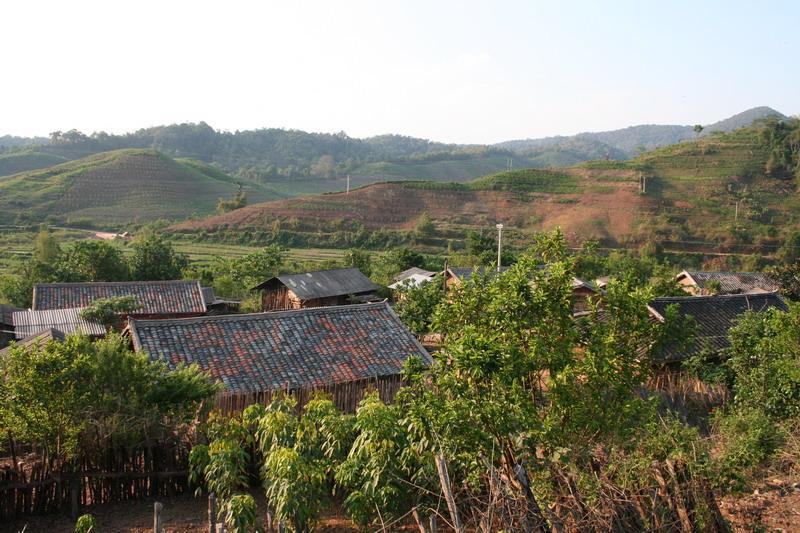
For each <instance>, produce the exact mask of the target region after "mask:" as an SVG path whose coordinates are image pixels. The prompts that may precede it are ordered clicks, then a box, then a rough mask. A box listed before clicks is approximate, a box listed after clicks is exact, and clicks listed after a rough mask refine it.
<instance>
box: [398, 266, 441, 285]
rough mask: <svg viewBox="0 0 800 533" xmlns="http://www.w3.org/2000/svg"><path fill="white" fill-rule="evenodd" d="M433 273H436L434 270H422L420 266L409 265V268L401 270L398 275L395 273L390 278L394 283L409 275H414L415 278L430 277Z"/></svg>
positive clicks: (409, 276)
mask: <svg viewBox="0 0 800 533" xmlns="http://www.w3.org/2000/svg"><path fill="white" fill-rule="evenodd" d="M435 275H436V272H431V271H430V270H424V269H422V268H417V267H411V268H409V269H407V270H403V271H402V272H400V273H399V274H398V275H396V276H395V277H394V278H392V279H393V281H394V282H395V283H396V282H399V281H403V280H405V279H408V278H411V277H415V276H416V277H417V278H419V277H426V278H432V277H433V276H435Z"/></svg>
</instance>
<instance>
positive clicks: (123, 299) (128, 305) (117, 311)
mask: <svg viewBox="0 0 800 533" xmlns="http://www.w3.org/2000/svg"><path fill="white" fill-rule="evenodd" d="M141 308H142V306H141V305H140V304H139V303H138V302H137V301H136V297H135V296H116V297H113V298H100V299H98V300H95V301H93V302H92V303H90V304H89V305H87V306H86V307H84V308H83V309H81V312H80V317H81V318H82V319H84V320H86V321H87V322H97V323H99V324H103V325H106V326H110V325H112V324H114V323H115V322H116V321H117V318H118V317H119V315H128V314H130V313H134V312H136V311H138V310H139V309H141Z"/></svg>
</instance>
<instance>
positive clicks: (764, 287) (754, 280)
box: [676, 270, 780, 294]
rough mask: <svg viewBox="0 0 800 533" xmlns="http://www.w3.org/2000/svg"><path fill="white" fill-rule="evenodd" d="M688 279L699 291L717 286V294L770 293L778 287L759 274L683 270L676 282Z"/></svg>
mask: <svg viewBox="0 0 800 533" xmlns="http://www.w3.org/2000/svg"><path fill="white" fill-rule="evenodd" d="M684 277H689V278H691V279H692V280H694V283H695V284H696V285H697V286H698V287H699V288H700V289H710V288H711V284H712V283H718V284H719V291H718V292H719V294H740V293H747V292H754V291H755V292H772V291H777V290H778V289H779V288H780V287H778V284H777V283H775V282H774V281H772V280H771V279H770V278H769V276H767V275H766V274H762V273H761V272H701V271H695V270H684V271H683V272H681V273H680V274H678V276H677V278H676V279H678V280H680V279H682V278H684Z"/></svg>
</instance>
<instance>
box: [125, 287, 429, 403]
mask: <svg viewBox="0 0 800 533" xmlns="http://www.w3.org/2000/svg"><path fill="white" fill-rule="evenodd" d="M130 329H131V335H132V337H133V343H134V347H135V349H136V350H137V351H144V352H146V353H148V354H149V355H150V357H151V358H152V359H160V360H162V361H165V362H166V363H167V365H169V366H170V367H171V368H175V367H176V366H178V365H180V364H192V363H196V364H198V365H199V366H200V368H201V369H202V370H204V371H206V372H208V373H209V374H210V375H211V376H212V377H213V378H215V379H217V380H219V381H222V382H223V383H225V385H226V386H227V388H228V390H229V391H232V392H254V391H266V390H275V389H278V388H283V387H286V385H287V383H288V384H289V386H290V388H300V387H314V386H322V385H329V384H334V383H342V382H347V381H354V380H359V379H366V378H373V377H381V376H390V375H397V374H399V373H400V371H401V369H402V367H403V364H404V362H405V361H406V359H408V358H409V357H410V356H412V355H416V356H419V357H421V358H422V359H423V360H424V361H426V362H428V363H430V362H431V358H430V355H429V354H428V352H427V351H425V349H424V348H423V347H422V345H421V344H419V342H418V341H417V339H416V338H415V337H414V335H412V334H411V332H410V331H408V329H406V327H405V326H404V325H403V324H402V322H400V319H399V318H397V315H395V314H394V311H392V310H391V308H390V307H389V305H388V304H386V303H385V302H384V303H377V304H361V305H345V306H336V307H316V308H312V309H299V310H292V311H277V312H272V313H255V314H248V315H227V316H214V317H202V318H186V319H174V320H137V319H132V320H131V321H130Z"/></svg>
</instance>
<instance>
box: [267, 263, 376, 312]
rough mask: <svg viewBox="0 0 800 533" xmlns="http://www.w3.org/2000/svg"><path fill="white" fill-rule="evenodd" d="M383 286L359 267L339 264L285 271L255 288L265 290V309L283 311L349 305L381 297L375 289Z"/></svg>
mask: <svg viewBox="0 0 800 533" xmlns="http://www.w3.org/2000/svg"><path fill="white" fill-rule="evenodd" d="M379 288H380V287H378V285H376V284H375V283H373V282H372V280H370V279H369V278H368V277H367V276H365V275H364V274H362V273H361V271H360V270H358V269H357V268H337V269H332V270H318V271H316V272H302V273H300V274H284V275H282V276H277V277H274V278H270V279H268V280H267V281H265V282H264V283H261V284H260V285H258V286H256V287H253V289H252V290H254V291H261V309H262V310H263V311H281V310H286V309H304V308H309V307H329V306H335V305H346V304H348V303H352V302H353V299H354V298H357V299H358V300H360V301H363V300H367V301H369V300H370V299H375V300H377V296H376V295H375V293H376V291H377V290H378V289H379Z"/></svg>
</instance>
